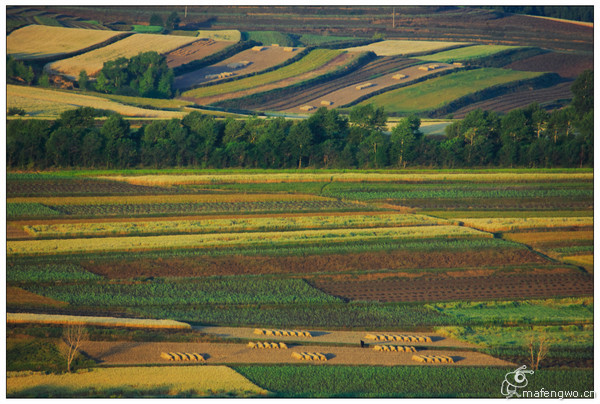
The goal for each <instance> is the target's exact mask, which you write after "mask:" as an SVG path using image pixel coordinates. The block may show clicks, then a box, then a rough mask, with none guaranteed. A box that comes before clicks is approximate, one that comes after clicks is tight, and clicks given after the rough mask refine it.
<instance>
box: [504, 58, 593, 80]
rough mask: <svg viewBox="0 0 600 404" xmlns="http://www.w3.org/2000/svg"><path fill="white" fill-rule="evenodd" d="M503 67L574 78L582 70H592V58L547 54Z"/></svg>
mask: <svg viewBox="0 0 600 404" xmlns="http://www.w3.org/2000/svg"><path fill="white" fill-rule="evenodd" d="M504 67H505V68H506V69H512V70H525V71H530V72H555V73H558V74H559V75H561V76H562V77H566V78H575V77H577V76H579V75H580V74H581V73H582V72H583V71H584V70H587V69H593V68H594V57H593V56H592V55H583V54H573V53H559V52H548V53H544V54H542V55H536V56H533V57H530V58H527V59H522V60H518V61H516V62H514V63H511V64H509V65H507V66H504Z"/></svg>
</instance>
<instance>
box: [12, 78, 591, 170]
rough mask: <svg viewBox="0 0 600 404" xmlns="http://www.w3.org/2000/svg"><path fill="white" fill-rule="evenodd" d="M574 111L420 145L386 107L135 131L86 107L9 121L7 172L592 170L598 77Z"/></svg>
mask: <svg viewBox="0 0 600 404" xmlns="http://www.w3.org/2000/svg"><path fill="white" fill-rule="evenodd" d="M572 90H573V94H574V97H573V102H572V104H571V105H570V106H568V107H566V108H563V109H560V110H557V111H554V112H552V113H548V112H546V111H544V110H543V109H542V108H540V107H539V106H538V105H537V104H533V105H531V106H529V107H528V108H525V109H517V110H513V111H511V112H509V113H508V114H506V115H504V116H499V115H498V114H496V113H495V112H488V111H481V110H476V111H473V112H471V113H469V114H468V115H467V116H466V117H465V118H464V119H463V120H461V121H457V122H456V123H453V124H452V125H450V126H449V127H448V128H447V130H446V136H423V134H422V133H421V132H420V130H419V128H420V125H421V121H420V119H419V118H418V117H416V116H409V117H406V118H403V119H401V120H400V122H399V123H398V124H397V125H396V126H395V127H394V128H393V129H392V131H391V133H390V134H387V133H386V132H385V129H386V128H385V125H386V121H387V115H386V113H385V111H384V109H383V108H376V107H374V106H372V105H370V104H369V105H366V106H356V107H354V108H352V109H351V110H350V113H349V117H348V118H346V117H345V116H342V115H340V114H339V113H338V111H337V110H327V109H326V108H321V109H319V110H318V111H317V112H316V113H314V114H313V115H312V116H311V117H310V118H308V119H305V120H294V121H292V120H285V119H283V118H275V119H259V118H256V117H251V118H248V119H246V120H235V119H231V118H228V119H225V120H217V119H215V118H214V117H212V116H208V115H203V114H201V113H199V112H192V113H190V114H188V115H187V116H185V117H184V118H183V119H171V120H168V121H155V122H152V123H150V124H147V125H143V126H141V127H140V128H139V129H132V128H131V127H130V125H129V123H128V122H127V121H126V120H124V119H123V118H122V117H121V116H119V115H116V114H114V115H110V116H109V117H108V119H107V120H106V121H105V122H104V123H103V124H102V126H101V127H96V126H95V118H96V116H97V114H98V111H96V110H94V109H92V108H80V109H76V110H71V111H67V112H64V113H63V114H62V115H61V116H60V119H58V120H56V121H41V120H20V119H19V120H11V121H9V122H8V125H7V165H8V167H11V168H30V169H33V168H49V167H89V168H100V167H102V168H103V167H112V168H126V167H157V168H163V167H198V168H226V167H248V168H255V167H260V168H296V167H298V168H302V167H306V166H310V167H331V168H356V167H358V168H385V167H390V168H394V167H399V168H402V167H407V166H427V167H581V166H592V165H593V122H594V112H593V73H592V72H591V71H587V72H585V73H584V74H582V75H581V76H580V77H579V78H578V79H577V80H576V81H575V83H574V85H573V87H572Z"/></svg>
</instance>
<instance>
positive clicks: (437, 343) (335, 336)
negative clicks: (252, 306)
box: [193, 326, 475, 349]
mask: <svg viewBox="0 0 600 404" xmlns="http://www.w3.org/2000/svg"><path fill="white" fill-rule="evenodd" d="M193 329H194V330H197V331H200V332H203V333H207V334H210V335H217V336H219V337H221V338H226V339H227V338H231V339H247V340H257V339H260V340H263V341H273V340H277V339H279V338H277V337H274V336H267V335H259V336H257V335H256V334H254V329H253V328H248V327H215V326H195V327H193ZM309 332H310V333H311V335H312V337H311V339H310V341H313V342H319V343H323V344H324V345H326V344H328V343H336V344H353V345H356V346H360V340H361V339H363V340H364V339H365V335H366V334H368V333H370V331H369V330H354V331H339V330H314V329H311V330H309ZM389 332H390V333H394V334H403V333H402V331H398V330H396V331H391V330H390V331H389ZM411 335H415V336H420V337H427V338H428V339H429V341H423V342H419V344H418V345H419V346H423V347H427V348H430V349H440V347H456V348H472V347H474V346H475V345H474V344H471V343H469V342H463V341H460V340H458V339H455V338H449V337H443V336H440V335H438V334H435V333H411ZM303 341H306V338H299V339H296V340H293V341H292V342H297V343H302V342H303ZM288 343H290V344H291V342H290V341H288Z"/></svg>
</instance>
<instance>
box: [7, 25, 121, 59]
mask: <svg viewBox="0 0 600 404" xmlns="http://www.w3.org/2000/svg"><path fill="white" fill-rule="evenodd" d="M123 34H124V33H123V32H118V31H103V30H97V29H79V28H63V27H51V26H47V25H28V26H26V27H23V28H19V29H18V30H16V31H13V32H12V33H11V34H10V35H9V36H8V37H7V38H6V53H7V55H8V56H12V57H13V58H15V59H23V60H35V59H39V58H46V57H50V56H60V55H64V54H69V53H72V52H76V51H79V50H82V49H85V48H89V47H90V46H94V45H98V44H101V43H102V42H105V41H107V40H109V39H111V38H114V37H116V36H119V35H123Z"/></svg>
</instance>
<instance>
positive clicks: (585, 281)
mask: <svg viewBox="0 0 600 404" xmlns="http://www.w3.org/2000/svg"><path fill="white" fill-rule="evenodd" d="M314 284H315V286H316V287H317V288H319V289H321V290H323V291H325V292H327V293H329V294H331V295H334V296H339V297H343V298H347V299H351V300H376V301H381V302H422V301H428V302H435V301H452V300H495V299H523V298H528V297H531V298H534V297H535V298H540V297H560V296H589V295H593V293H594V282H593V277H592V276H590V275H587V274H583V273H571V274H536V275H534V274H526V275H512V276H481V277H479V276H478V277H465V278H449V277H444V276H440V277H437V278H432V279H419V278H417V279H395V280H375V281H362V282H318V281H317V282H315V283H314Z"/></svg>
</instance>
